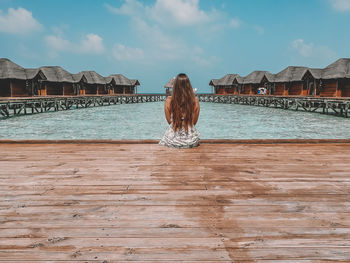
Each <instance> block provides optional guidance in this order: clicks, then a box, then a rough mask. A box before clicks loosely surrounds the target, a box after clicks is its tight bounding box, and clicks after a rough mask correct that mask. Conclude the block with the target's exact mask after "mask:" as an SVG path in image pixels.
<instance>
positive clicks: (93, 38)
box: [79, 34, 104, 54]
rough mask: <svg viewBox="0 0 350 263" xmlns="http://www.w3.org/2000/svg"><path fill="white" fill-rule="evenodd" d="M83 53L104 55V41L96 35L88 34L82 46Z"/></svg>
mask: <svg viewBox="0 0 350 263" xmlns="http://www.w3.org/2000/svg"><path fill="white" fill-rule="evenodd" d="M79 49H80V50H81V52H83V53H94V54H99V53H103V51H104V46H103V39H102V38H101V37H100V36H99V35H96V34H87V35H86V36H85V38H84V39H83V40H82V42H81V44H80V48H79Z"/></svg>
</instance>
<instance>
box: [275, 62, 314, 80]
mask: <svg viewBox="0 0 350 263" xmlns="http://www.w3.org/2000/svg"><path fill="white" fill-rule="evenodd" d="M307 70H308V68H307V67H295V66H289V67H287V68H285V69H284V70H282V71H281V72H278V73H277V74H275V80H274V81H275V82H292V81H302V79H303V76H304V74H305V73H306V72H307Z"/></svg>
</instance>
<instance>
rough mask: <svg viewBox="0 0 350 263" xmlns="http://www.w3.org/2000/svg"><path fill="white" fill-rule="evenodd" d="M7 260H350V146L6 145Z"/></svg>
mask: <svg viewBox="0 0 350 263" xmlns="http://www.w3.org/2000/svg"><path fill="white" fill-rule="evenodd" d="M0 195H1V198H0V261H1V262H27V263H28V262H40V261H43V262H44V261H45V262H48V261H50V262H100V263H102V262H104V263H106V262H108V263H110V262H127V261H137V262H198V261H205V262H207V263H208V262H213V263H214V262H227V263H228V262H264V263H268V262H289V263H291V262H293V263H295V262H330V261H332V262H350V144H349V143H328V144H322V143H321V144H297V143H292V144H202V145H201V146H200V147H199V148H196V149H189V150H177V149H168V148H165V147H161V146H158V145H156V144H96V143H95V144H94V143H86V144H74V143H73V144H64V143H63V144H62V143H61V144H56V143H51V144H35V143H34V144H33V143H32V144H11V143H0Z"/></svg>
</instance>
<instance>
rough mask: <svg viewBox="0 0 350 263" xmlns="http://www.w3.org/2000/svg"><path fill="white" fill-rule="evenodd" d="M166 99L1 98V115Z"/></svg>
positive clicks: (160, 96)
mask: <svg viewBox="0 0 350 263" xmlns="http://www.w3.org/2000/svg"><path fill="white" fill-rule="evenodd" d="M165 98H166V96H165V95H163V94H132V95H84V96H47V97H26V98H0V114H1V115H2V116H3V117H11V116H16V115H22V114H24V115H26V114H35V113H43V112H48V111H63V110H71V109H78V108H88V107H100V106H108V105H115V104H128V103H144V102H155V101H164V100H165Z"/></svg>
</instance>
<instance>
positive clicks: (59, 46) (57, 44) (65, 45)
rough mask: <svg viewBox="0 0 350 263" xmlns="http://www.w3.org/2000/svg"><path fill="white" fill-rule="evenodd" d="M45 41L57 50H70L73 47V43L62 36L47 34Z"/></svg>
mask: <svg viewBox="0 0 350 263" xmlns="http://www.w3.org/2000/svg"><path fill="white" fill-rule="evenodd" d="M45 41H46V44H47V45H48V46H49V47H50V48H51V49H53V50H55V51H70V50H71V49H72V43H70V42H69V41H68V40H66V39H64V38H62V37H60V36H54V35H51V36H46V37H45Z"/></svg>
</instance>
